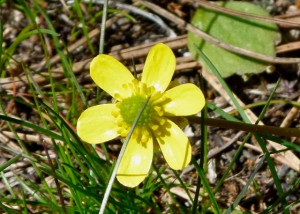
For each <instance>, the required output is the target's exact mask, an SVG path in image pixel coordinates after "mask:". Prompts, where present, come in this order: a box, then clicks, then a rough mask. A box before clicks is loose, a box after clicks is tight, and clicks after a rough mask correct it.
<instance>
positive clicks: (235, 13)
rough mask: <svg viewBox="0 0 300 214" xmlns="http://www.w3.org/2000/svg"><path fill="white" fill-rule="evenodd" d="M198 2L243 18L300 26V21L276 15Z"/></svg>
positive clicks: (285, 25) (201, 0)
mask: <svg viewBox="0 0 300 214" xmlns="http://www.w3.org/2000/svg"><path fill="white" fill-rule="evenodd" d="M196 4H198V5H201V6H203V7H205V8H208V9H212V10H214V11H218V12H221V13H224V14H228V15H232V16H237V17H241V18H251V19H256V20H262V21H265V22H271V23H276V24H279V25H282V26H284V27H300V23H299V22H292V21H286V20H283V19H279V18H276V17H266V16H258V15H255V14H249V13H243V12H240V11H236V10H230V9H228V8H225V7H221V6H219V5H216V4H212V3H208V2H207V1H203V0H197V1H196Z"/></svg>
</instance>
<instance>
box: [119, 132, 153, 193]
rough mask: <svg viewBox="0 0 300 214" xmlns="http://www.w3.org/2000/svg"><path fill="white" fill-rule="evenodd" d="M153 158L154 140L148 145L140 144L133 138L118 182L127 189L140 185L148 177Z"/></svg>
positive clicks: (126, 152)
mask: <svg viewBox="0 0 300 214" xmlns="http://www.w3.org/2000/svg"><path fill="white" fill-rule="evenodd" d="M152 157H153V141H152V138H150V139H149V141H148V142H147V143H140V142H137V141H136V139H135V138H131V139H130V141H129V143H128V145H127V147H126V150H125V153H124V156H123V158H122V160H121V163H120V166H119V168H118V171H117V179H118V181H119V182H120V183H121V184H123V185H124V186H127V187H135V186H137V185H139V184H140V183H141V182H142V181H143V180H144V179H145V177H146V176H147V175H148V172H149V170H150V167H151V163H152Z"/></svg>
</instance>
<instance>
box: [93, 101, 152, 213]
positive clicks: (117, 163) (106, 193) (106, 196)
mask: <svg viewBox="0 0 300 214" xmlns="http://www.w3.org/2000/svg"><path fill="white" fill-rule="evenodd" d="M149 100H150V96H149V97H148V98H147V100H146V101H145V103H144V104H143V106H142V107H141V109H140V111H139V112H138V114H137V116H136V118H135V120H134V122H133V124H132V127H131V129H130V131H129V133H128V135H127V137H126V138H125V140H124V143H123V145H122V148H121V151H120V154H119V156H118V159H117V161H116V164H115V166H114V169H113V172H112V174H111V177H110V179H109V182H108V185H107V188H106V190H105V193H104V197H103V200H102V204H101V207H100V210H99V214H103V213H104V211H105V207H106V204H107V201H108V197H109V195H110V191H111V188H112V185H113V183H114V180H115V178H116V175H117V170H118V167H119V165H120V163H121V160H122V157H123V155H124V153H125V149H126V147H127V144H128V142H129V140H130V138H131V135H132V134H133V131H134V129H135V127H136V126H137V123H138V120H139V119H140V117H141V115H142V113H143V111H144V109H145V108H146V106H147V104H148V102H149Z"/></svg>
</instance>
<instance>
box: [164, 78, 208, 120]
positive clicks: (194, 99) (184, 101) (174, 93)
mask: <svg viewBox="0 0 300 214" xmlns="http://www.w3.org/2000/svg"><path fill="white" fill-rule="evenodd" d="M162 98H163V99H164V98H166V99H167V101H169V102H166V103H165V104H164V105H163V109H164V111H165V114H166V115H173V116H187V115H192V114H196V113H198V112H200V111H201V109H202V108H203V106H204V104H205V98H204V95H203V93H202V91H201V90H200V89H199V88H198V87H197V86H196V85H194V84H191V83H187V84H183V85H179V86H176V87H175V88H172V89H170V90H168V91H166V92H165V93H164V94H163V97H162Z"/></svg>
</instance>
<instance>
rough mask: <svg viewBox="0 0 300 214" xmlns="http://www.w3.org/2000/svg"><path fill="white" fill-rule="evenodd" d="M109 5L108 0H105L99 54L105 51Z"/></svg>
mask: <svg viewBox="0 0 300 214" xmlns="http://www.w3.org/2000/svg"><path fill="white" fill-rule="evenodd" d="M107 5H108V0H104V4H103V13H102V22H101V29H100V42H99V54H103V53H104V43H105V29H106V18H107Z"/></svg>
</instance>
